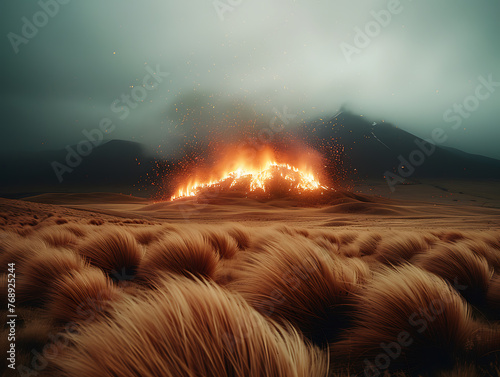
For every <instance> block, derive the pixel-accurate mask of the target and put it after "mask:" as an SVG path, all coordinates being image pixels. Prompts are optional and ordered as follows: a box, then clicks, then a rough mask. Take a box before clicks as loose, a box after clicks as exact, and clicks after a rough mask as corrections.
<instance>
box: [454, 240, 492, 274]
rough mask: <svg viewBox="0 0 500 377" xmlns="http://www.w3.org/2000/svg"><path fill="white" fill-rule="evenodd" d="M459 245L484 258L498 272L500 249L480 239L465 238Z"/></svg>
mask: <svg viewBox="0 0 500 377" xmlns="http://www.w3.org/2000/svg"><path fill="white" fill-rule="evenodd" d="M461 245H464V246H465V247H467V248H468V249H470V250H471V251H473V252H474V253H476V254H477V255H479V256H481V257H483V258H484V259H486V260H487V261H488V263H489V265H490V266H491V267H492V268H493V269H494V270H495V271H497V272H500V250H497V249H495V248H494V247H493V246H492V245H491V244H488V243H487V242H484V241H482V240H467V241H464V242H462V243H461Z"/></svg>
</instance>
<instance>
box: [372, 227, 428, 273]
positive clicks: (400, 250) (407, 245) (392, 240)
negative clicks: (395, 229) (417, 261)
mask: <svg viewBox="0 0 500 377" xmlns="http://www.w3.org/2000/svg"><path fill="white" fill-rule="evenodd" d="M428 248H429V246H428V244H427V242H425V239H424V237H423V236H422V235H420V234H415V233H398V234H394V235H391V236H390V237H389V236H387V237H386V239H385V240H382V241H381V242H380V244H379V245H378V248H377V260H378V261H379V262H382V263H384V264H387V265H401V264H405V263H407V262H409V261H410V259H411V258H412V257H413V256H415V255H416V254H418V253H422V252H424V251H425V250H427V249H428Z"/></svg>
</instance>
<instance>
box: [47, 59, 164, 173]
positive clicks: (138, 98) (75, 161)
mask: <svg viewBox="0 0 500 377" xmlns="http://www.w3.org/2000/svg"><path fill="white" fill-rule="evenodd" d="M145 69H146V72H147V73H146V75H144V77H143V79H142V85H140V86H134V87H133V88H132V89H131V90H130V92H129V93H126V94H125V93H124V94H122V95H121V96H120V98H117V99H115V100H114V101H113V102H112V103H111V105H110V110H111V112H113V113H115V114H119V117H118V118H119V119H120V120H125V119H127V117H128V116H129V115H130V113H131V111H132V110H133V109H136V108H137V107H138V106H139V104H140V103H142V102H144V101H145V100H146V99H147V98H148V96H149V93H150V92H152V91H154V90H156V89H158V84H161V83H162V82H163V80H164V79H165V78H167V77H168V76H170V73H168V72H162V71H161V69H160V65H159V64H157V65H156V70H153V68H151V67H150V66H146V67H145ZM115 129H116V124H115V123H114V122H113V120H112V119H111V118H108V117H105V118H102V119H101V120H100V121H99V126H98V127H96V128H94V129H91V130H83V131H82V134H83V136H84V138H83V139H82V140H81V141H80V142H78V143H77V144H76V146H75V147H72V146H70V145H67V146H66V148H65V149H66V151H67V154H66V158H65V161H64V162H65V163H61V162H59V161H53V162H52V163H51V166H52V169H53V170H54V173H55V175H56V177H57V180H58V181H59V183H62V182H63V180H64V178H63V176H64V174H66V173H71V172H73V170H74V169H75V168H77V167H78V166H79V165H80V164H81V163H82V161H83V158H84V157H87V156H89V155H90V154H91V153H92V150H93V149H94V148H96V147H98V146H99V145H101V143H102V141H103V140H104V135H106V136H107V135H109V134H111V133H112V132H113V131H114V130H115Z"/></svg>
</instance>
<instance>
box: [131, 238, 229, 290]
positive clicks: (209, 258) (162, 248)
mask: <svg viewBox="0 0 500 377" xmlns="http://www.w3.org/2000/svg"><path fill="white" fill-rule="evenodd" d="M218 261H219V256H218V255H217V253H216V252H215V250H214V249H213V247H212V245H211V244H210V243H208V241H207V240H206V239H205V238H204V237H203V236H202V234H201V233H200V232H195V231H188V230H183V231H182V233H181V234H180V233H172V234H168V235H167V236H165V237H163V238H162V239H161V240H160V241H158V242H156V243H155V244H153V245H151V246H150V247H149V249H148V250H147V252H146V254H145V256H144V258H143V259H142V261H141V263H140V265H139V267H138V270H137V277H138V278H139V279H140V280H142V281H145V282H147V281H154V280H155V279H156V278H157V277H158V276H159V275H162V274H163V273H164V272H171V273H175V274H179V275H184V276H188V277H190V276H199V277H205V278H210V279H213V277H214V274H215V272H216V269H217V263H218Z"/></svg>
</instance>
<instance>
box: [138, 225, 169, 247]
mask: <svg viewBox="0 0 500 377" xmlns="http://www.w3.org/2000/svg"><path fill="white" fill-rule="evenodd" d="M133 234H134V237H135V239H136V240H137V242H139V243H140V244H141V245H149V244H151V243H153V242H156V241H158V239H159V238H160V237H161V235H162V233H161V231H160V230H158V229H155V228H151V227H148V228H145V229H137V230H135V231H134V233H133Z"/></svg>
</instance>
